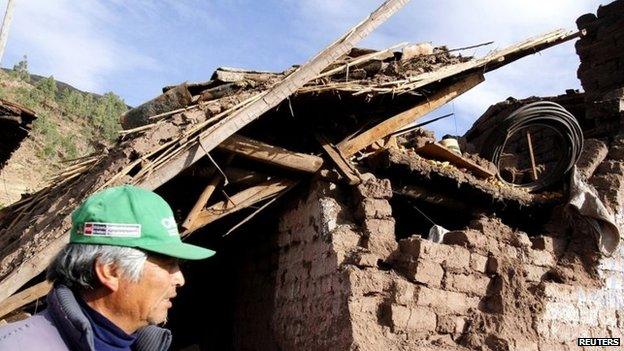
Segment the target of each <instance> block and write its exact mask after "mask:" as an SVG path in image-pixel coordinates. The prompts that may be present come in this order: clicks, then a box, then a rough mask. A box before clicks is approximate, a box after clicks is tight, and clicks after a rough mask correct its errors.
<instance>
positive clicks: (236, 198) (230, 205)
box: [182, 178, 297, 236]
mask: <svg viewBox="0 0 624 351" xmlns="http://www.w3.org/2000/svg"><path fill="white" fill-rule="evenodd" d="M296 183H297V182H296V181H294V180H290V179H277V178H276V179H271V180H268V181H266V182H264V183H262V184H259V185H256V186H252V187H250V188H247V189H245V190H243V191H241V192H239V193H237V194H235V195H233V196H230V197H229V198H228V199H226V200H223V201H220V202H218V203H216V204H214V205H212V206H210V207H208V208H206V209H203V210H202V211H201V212H200V213H199V214H198V215H197V217H196V218H195V220H194V221H193V223H192V224H191V227H190V228H189V229H187V230H186V231H185V232H184V233H182V236H187V235H189V234H191V233H193V232H194V231H196V230H197V229H200V228H202V227H204V226H206V225H208V224H210V223H212V222H214V221H216V220H217V219H219V218H222V217H224V216H226V215H229V214H232V213H234V212H237V211H240V210H242V209H244V208H247V207H249V206H252V205H254V204H256V203H258V202H260V201H263V200H267V199H270V198H272V197H274V196H276V195H278V194H279V193H281V192H282V191H285V190H288V189H290V188H291V187H292V186H294V185H295V184H296Z"/></svg>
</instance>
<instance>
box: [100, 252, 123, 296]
mask: <svg viewBox="0 0 624 351" xmlns="http://www.w3.org/2000/svg"><path fill="white" fill-rule="evenodd" d="M95 274H96V275H97V277H98V279H99V280H100V283H102V285H103V286H105V287H107V288H108V289H110V290H111V291H117V290H118V289H119V280H120V279H121V272H120V270H119V269H118V268H117V266H116V265H114V264H101V263H100V262H99V260H97V259H96V260H95Z"/></svg>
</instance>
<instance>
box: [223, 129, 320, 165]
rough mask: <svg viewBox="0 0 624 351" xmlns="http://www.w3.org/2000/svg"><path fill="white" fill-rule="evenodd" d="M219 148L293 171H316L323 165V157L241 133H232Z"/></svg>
mask: <svg viewBox="0 0 624 351" xmlns="http://www.w3.org/2000/svg"><path fill="white" fill-rule="evenodd" d="M218 148H219V149H221V150H227V151H229V152H233V153H235V154H237V155H240V156H242V157H245V158H248V159H252V160H254V161H258V162H262V163H266V164H269V165H274V166H278V167H281V168H285V169H288V170H291V171H299V172H308V173H316V172H317V171H318V170H319V169H320V168H321V166H322V165H323V159H322V158H321V157H318V156H314V155H308V154H304V153H300V152H294V151H290V150H286V149H284V148H281V147H278V146H273V145H269V144H265V143H263V142H260V141H256V140H253V139H249V138H246V137H243V136H240V135H232V136H231V137H229V138H228V139H226V140H225V141H224V142H222V143H221V144H219V146H218Z"/></svg>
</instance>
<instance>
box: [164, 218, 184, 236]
mask: <svg viewBox="0 0 624 351" xmlns="http://www.w3.org/2000/svg"><path fill="white" fill-rule="evenodd" d="M160 224H162V226H163V227H165V229H166V230H167V233H169V235H172V236H173V235H180V233H178V224H177V223H176V221H175V218H173V217H165V218H163V219H162V220H161V221H160Z"/></svg>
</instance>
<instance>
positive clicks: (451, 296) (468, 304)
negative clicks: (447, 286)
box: [416, 286, 479, 314]
mask: <svg viewBox="0 0 624 351" xmlns="http://www.w3.org/2000/svg"><path fill="white" fill-rule="evenodd" d="M416 304H417V305H419V306H427V307H432V308H434V309H436V310H439V311H440V312H447V313H453V314H464V313H466V312H467V311H468V310H469V309H470V308H476V307H477V306H478V305H479V299H478V298H470V297H468V296H467V295H465V294H462V293H458V292H453V291H445V290H440V289H432V288H427V287H424V286H419V287H418V289H417V291H416Z"/></svg>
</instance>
